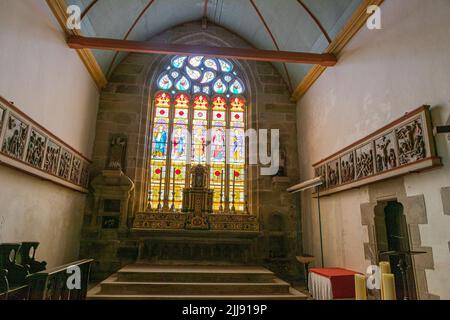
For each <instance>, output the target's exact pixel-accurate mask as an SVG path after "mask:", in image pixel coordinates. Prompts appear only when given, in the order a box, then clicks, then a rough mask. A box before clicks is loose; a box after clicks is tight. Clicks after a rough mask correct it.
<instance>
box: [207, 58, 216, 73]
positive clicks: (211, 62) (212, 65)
mask: <svg viewBox="0 0 450 320" xmlns="http://www.w3.org/2000/svg"><path fill="white" fill-rule="evenodd" d="M205 66H206V67H208V68H210V69H213V70H216V71H218V69H219V68H218V67H217V62H216V61H215V60H213V59H206V60H205Z"/></svg>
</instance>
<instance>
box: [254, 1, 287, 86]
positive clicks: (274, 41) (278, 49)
mask: <svg viewBox="0 0 450 320" xmlns="http://www.w3.org/2000/svg"><path fill="white" fill-rule="evenodd" d="M249 1H250V3H251V4H252V7H253V9H255V11H256V14H257V15H258V17H259V19H260V20H261V22H262V23H263V25H264V28H265V29H266V31H267V33H268V34H269V36H270V38H271V39H272V42H273V44H274V45H275V48H276V49H277V51H281V50H280V46H279V45H278V42H277V40H276V39H275V36H274V35H273V33H272V30H270V27H269V25H268V24H267V22H266V19H264V16H263V15H262V13H261V11H259V9H258V7H257V6H256V3H255V1H254V0H249ZM283 69H284V72H286V77H287V80H288V85H289V90H290V91H291V92H293V90H294V88H293V86H292V80H291V76H290V75H289V71H288V68H287V66H286V63H284V62H283Z"/></svg>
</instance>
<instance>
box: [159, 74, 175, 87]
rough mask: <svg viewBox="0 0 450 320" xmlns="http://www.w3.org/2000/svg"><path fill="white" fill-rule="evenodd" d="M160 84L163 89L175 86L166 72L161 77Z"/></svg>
mask: <svg viewBox="0 0 450 320" xmlns="http://www.w3.org/2000/svg"><path fill="white" fill-rule="evenodd" d="M158 86H159V88H160V89H162V90H169V89H170V88H172V86H173V82H172V80H170V78H169V76H168V75H167V74H164V75H163V76H162V77H160V78H159V81H158Z"/></svg>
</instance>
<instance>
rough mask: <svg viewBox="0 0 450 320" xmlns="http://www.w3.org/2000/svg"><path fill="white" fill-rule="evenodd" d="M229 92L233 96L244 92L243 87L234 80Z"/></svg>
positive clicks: (239, 82)
mask: <svg viewBox="0 0 450 320" xmlns="http://www.w3.org/2000/svg"><path fill="white" fill-rule="evenodd" d="M230 92H231V93H233V94H241V93H242V92H244V85H243V84H242V83H241V81H239V80H237V79H236V80H234V82H233V83H232V84H231V86H230Z"/></svg>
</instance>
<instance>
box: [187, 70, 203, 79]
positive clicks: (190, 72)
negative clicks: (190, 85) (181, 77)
mask: <svg viewBox="0 0 450 320" xmlns="http://www.w3.org/2000/svg"><path fill="white" fill-rule="evenodd" d="M186 73H187V74H188V76H189V78H191V79H192V80H198V79H199V78H200V77H201V76H202V73H201V72H200V71H198V70H195V69H191V68H189V67H186Z"/></svg>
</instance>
